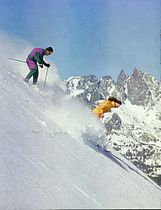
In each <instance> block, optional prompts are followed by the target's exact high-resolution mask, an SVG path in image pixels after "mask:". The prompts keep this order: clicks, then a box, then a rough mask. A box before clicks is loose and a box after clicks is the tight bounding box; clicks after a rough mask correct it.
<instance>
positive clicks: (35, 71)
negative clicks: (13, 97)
mask: <svg viewBox="0 0 161 210" xmlns="http://www.w3.org/2000/svg"><path fill="white" fill-rule="evenodd" d="M38 76H39V71H38V68H36V69H33V70H30V72H29V73H28V75H27V76H26V78H27V79H28V80H29V79H30V78H31V77H33V84H34V85H35V84H36V83H37V79H38Z"/></svg>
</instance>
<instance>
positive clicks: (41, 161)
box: [0, 59, 161, 209]
mask: <svg viewBox="0 0 161 210" xmlns="http://www.w3.org/2000/svg"><path fill="white" fill-rule="evenodd" d="M1 61H2V62H1V68H0V101H1V109H0V117H1V120H0V170H1V175H0V209H49V208H50V209H51V208H134V207H136V208H159V207H160V199H161V191H160V188H159V187H158V186H157V185H156V184H155V183H154V182H152V181H151V180H150V179H149V178H148V177H147V176H146V175H144V174H143V173H141V172H140V171H138V170H137V168H136V167H135V166H133V165H132V164H131V163H129V162H128V161H127V160H126V159H124V158H123V157H122V156H120V155H119V154H117V153H116V152H114V151H113V150H112V149H110V148H109V150H110V151H111V152H103V151H101V149H99V148H98V149H96V148H95V147H93V146H92V143H89V142H93V141H95V142H99V143H101V142H102V143H104V142H106V141H105V133H104V129H103V127H102V126H101V124H100V123H99V122H98V121H97V120H96V119H95V118H94V117H93V116H92V114H91V113H90V111H89V110H87V109H84V107H83V105H81V104H79V103H78V102H77V101H76V100H71V99H70V98H68V97H66V96H65V94H64V93H63V87H62V85H61V81H60V80H59V79H58V76H57V75H56V72H55V73H54V74H53V75H55V77H56V78H57V80H55V81H54V84H52V85H50V86H48V87H47V88H46V90H43V88H42V87H41V86H42V83H41V84H40V86H39V88H40V91H36V90H35V89H33V87H32V86H31V85H28V84H24V83H23V81H22V78H21V76H20V75H19V73H18V72H19V67H18V66H17V65H13V64H12V63H11V62H10V63H8V64H7V65H6V64H3V62H4V60H3V59H2V60H1ZM51 70H53V69H51ZM50 74H52V72H50ZM87 140H88V141H87Z"/></svg>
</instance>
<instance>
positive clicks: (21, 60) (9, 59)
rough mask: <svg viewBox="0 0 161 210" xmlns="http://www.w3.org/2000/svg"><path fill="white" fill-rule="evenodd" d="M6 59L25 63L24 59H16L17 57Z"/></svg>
mask: <svg viewBox="0 0 161 210" xmlns="http://www.w3.org/2000/svg"><path fill="white" fill-rule="evenodd" d="M8 59H9V60H12V61H16V62H20V63H26V61H22V60H18V59H15V58H8ZM38 66H40V65H38Z"/></svg>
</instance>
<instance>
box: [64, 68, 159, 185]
mask: <svg viewBox="0 0 161 210" xmlns="http://www.w3.org/2000/svg"><path fill="white" fill-rule="evenodd" d="M65 82H66V87H67V93H68V94H70V95H72V96H74V97H77V98H80V99H81V100H82V101H85V102H86V103H87V104H88V105H89V106H90V107H91V108H92V107H93V106H95V105H96V104H97V101H99V100H100V99H101V98H107V97H109V96H116V97H117V98H119V99H120V100H122V101H123V102H124V104H123V105H122V106H121V107H120V108H119V109H113V111H112V112H111V113H107V114H106V115H105V120H104V122H103V124H104V125H105V127H106V134H107V143H108V145H109V144H110V145H111V146H112V147H113V148H115V150H118V151H119V152H120V153H121V154H123V155H124V156H125V157H126V158H128V159H129V160H131V161H132V162H133V163H134V164H135V165H136V166H137V167H138V168H140V169H141V170H142V171H144V172H146V173H147V174H148V175H149V176H151V177H153V178H154V179H155V180H156V181H157V182H158V183H159V184H161V108H160V107H161V84H160V83H159V82H158V81H157V80H156V79H155V78H154V77H152V76H151V75H150V74H147V73H142V72H141V71H139V70H137V69H136V68H135V69H134V71H133V73H132V75H131V76H128V75H127V74H126V73H125V72H124V70H121V72H120V74H119V76H118V79H117V82H114V81H113V80H112V78H111V77H110V76H105V77H102V78H97V77H96V76H94V75H89V76H82V77H71V78H69V79H67V80H66V81H65Z"/></svg>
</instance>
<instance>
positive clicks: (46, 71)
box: [44, 67, 49, 89]
mask: <svg viewBox="0 0 161 210" xmlns="http://www.w3.org/2000/svg"><path fill="white" fill-rule="evenodd" d="M48 70H49V68H48V67H47V70H46V74H45V81H44V89H45V87H46V81H47V76H48Z"/></svg>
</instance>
